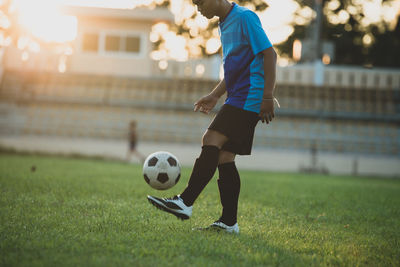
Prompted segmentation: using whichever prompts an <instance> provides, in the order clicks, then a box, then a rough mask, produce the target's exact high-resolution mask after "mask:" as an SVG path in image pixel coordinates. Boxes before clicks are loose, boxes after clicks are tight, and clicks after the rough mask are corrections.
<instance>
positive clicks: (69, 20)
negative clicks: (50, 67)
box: [0, 0, 400, 50]
mask: <svg viewBox="0 0 400 267" xmlns="http://www.w3.org/2000/svg"><path fill="white" fill-rule="evenodd" d="M0 1H1V0H0ZM157 1H161V2H162V0H136V1H135V0H35V1H32V0H14V5H13V7H12V8H13V9H15V10H16V11H17V12H18V14H19V23H20V24H21V25H22V26H23V27H24V28H26V29H27V30H28V31H30V32H31V33H32V34H33V35H34V36H36V37H39V38H41V39H42V40H44V41H47V42H68V41H72V40H74V39H75V38H76V34H77V19H76V18H75V17H73V16H66V15H63V14H62V13H61V7H62V6H63V5H79V6H93V7H107V8H134V7H135V6H137V5H150V4H152V3H153V4H154V3H157ZM355 1H361V2H362V3H363V5H364V13H365V15H366V16H365V20H366V21H365V23H374V22H376V21H379V20H382V19H383V20H386V21H387V22H390V21H392V20H394V19H395V18H396V16H397V14H398V12H399V10H400V0H396V1H395V2H394V4H393V5H391V6H387V5H386V6H384V5H382V0H355ZM266 2H267V3H268V5H269V8H268V9H266V10H265V11H264V12H262V13H259V16H260V19H261V22H262V24H263V27H264V29H265V30H266V32H267V34H268V36H269V38H270V40H271V41H272V42H273V43H274V44H279V43H281V42H284V41H285V40H286V39H287V38H288V36H290V34H291V33H292V32H293V27H291V26H290V24H291V23H292V22H293V20H295V22H296V23H298V24H305V23H307V22H308V21H309V20H311V19H312V18H313V16H314V12H313V10H312V9H310V8H308V7H301V6H300V5H299V4H298V3H297V2H295V1H294V0H266ZM171 3H172V4H171V8H170V10H171V12H172V13H174V15H175V21H176V22H177V23H179V22H180V21H182V20H183V19H184V18H185V17H186V18H187V17H190V16H191V15H192V14H193V12H196V10H195V7H194V6H193V5H191V4H188V2H187V1H186V2H185V0H171ZM189 3H190V2H189ZM337 4H338V1H337V0H333V1H331V3H330V5H332V7H334V6H335V5H337ZM295 12H298V13H300V14H302V16H301V17H296V16H295V15H294V14H295ZM348 16H349V14H348V13H347V12H343V13H340V14H339V15H338V16H333V15H332V16H330V17H329V19H331V20H332V21H337V22H340V21H343V20H345V19H346V18H348ZM191 23H194V24H196V25H199V27H200V28H205V27H206V26H207V23H208V22H207V19H205V18H204V17H202V16H201V15H198V16H197V17H196V20H195V21H192V22H191ZM54 25H58V27H54ZM165 34H168V35H169V37H170V38H169V39H170V42H175V44H176V42H185V40H183V39H182V38H178V37H174V36H172V35H173V34H172V32H171V31H168V30H166V32H165ZM213 35H215V36H214V37H215V38H212V39H211V40H210V41H209V44H210V49H211V50H215V49H217V48H218V46H219V45H220V43H219V41H218V33H217V32H215V33H214V34H213ZM175 44H174V45H173V46H176V45H175ZM186 46H188V45H187V44H186Z"/></svg>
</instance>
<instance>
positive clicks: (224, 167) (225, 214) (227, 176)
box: [218, 162, 240, 226]
mask: <svg viewBox="0 0 400 267" xmlns="http://www.w3.org/2000/svg"><path fill="white" fill-rule="evenodd" d="M218 171H219V179H218V189H219V195H220V198H221V204H222V216H221V218H220V221H222V222H223V223H225V224H226V225H228V226H232V225H234V224H235V223H236V222H237V209H238V201H239V193H240V176H239V172H238V170H237V168H236V165H235V162H228V163H224V164H221V165H219V166H218Z"/></svg>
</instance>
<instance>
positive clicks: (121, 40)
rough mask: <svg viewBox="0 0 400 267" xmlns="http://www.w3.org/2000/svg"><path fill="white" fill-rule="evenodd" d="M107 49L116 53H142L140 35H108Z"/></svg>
mask: <svg viewBox="0 0 400 267" xmlns="http://www.w3.org/2000/svg"><path fill="white" fill-rule="evenodd" d="M105 51H106V52H116V53H134V54H138V53H140V37H139V36H123V35H115V34H114V35H111V34H110V35H106V36H105Z"/></svg>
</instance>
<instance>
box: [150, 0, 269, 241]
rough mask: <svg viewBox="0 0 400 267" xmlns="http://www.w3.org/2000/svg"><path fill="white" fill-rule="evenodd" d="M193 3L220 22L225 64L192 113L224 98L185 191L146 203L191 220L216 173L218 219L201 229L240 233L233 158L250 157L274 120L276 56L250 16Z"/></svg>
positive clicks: (213, 2) (214, 3)
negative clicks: (257, 136)
mask: <svg viewBox="0 0 400 267" xmlns="http://www.w3.org/2000/svg"><path fill="white" fill-rule="evenodd" d="M193 3H194V4H195V5H197V8H198V10H199V12H200V13H201V14H202V15H203V16H205V17H207V18H208V19H211V18H213V17H214V16H218V17H219V30H220V36H221V42H222V50H223V64H224V79H223V80H222V81H221V82H220V83H219V84H218V85H217V86H216V87H215V89H214V90H213V91H212V92H211V93H210V94H208V95H206V96H204V97H202V98H201V99H199V100H198V101H197V102H196V103H195V104H194V110H195V111H200V112H203V113H205V114H208V113H209V112H210V110H212V109H213V108H214V106H215V105H216V103H217V101H218V99H219V98H220V97H221V96H222V95H223V94H225V92H227V98H226V101H225V104H224V105H223V106H222V107H221V109H220V110H219V112H218V113H217V115H216V116H215V118H214V120H213V121H212V122H211V124H210V126H209V128H208V129H207V130H206V132H205V133H204V135H203V138H202V150H201V153H200V156H199V157H198V158H197V159H196V162H195V164H194V166H193V170H192V174H191V176H190V179H189V182H188V185H187V187H186V189H185V190H184V191H183V192H182V194H180V195H177V196H175V197H173V198H158V197H154V196H147V198H148V200H149V201H150V203H152V204H153V205H154V206H156V207H157V208H159V209H161V210H163V211H166V212H169V213H171V214H174V215H175V216H177V217H178V218H180V219H183V220H185V219H189V218H190V216H191V214H192V206H193V203H194V202H195V200H196V199H197V197H198V196H199V194H200V193H201V191H202V190H203V189H204V187H205V186H206V185H207V184H208V182H209V181H210V180H211V178H212V177H213V176H214V173H215V171H216V169H217V168H218V171H219V179H218V188H219V192H220V199H221V204H222V208H223V209H222V215H221V217H220V218H219V219H218V220H217V221H215V222H214V223H213V224H211V225H210V226H209V227H207V228H205V229H220V230H224V231H227V232H234V233H239V227H238V223H237V208H238V199H239V192H240V177H239V173H238V170H237V169H236V166H235V156H236V155H250V154H251V148H252V144H253V137H254V129H255V126H256V125H257V123H258V121H259V120H261V121H262V122H263V123H264V122H265V123H269V122H270V121H271V120H272V119H273V118H274V99H275V98H274V96H273V92H274V87H275V73H276V53H275V51H274V49H273V47H272V44H271V42H270V41H269V40H268V37H267V35H266V34H265V32H264V30H263V28H262V26H261V22H260V20H259V18H258V16H257V15H256V14H255V13H254V12H252V11H251V10H249V9H247V8H244V7H241V6H239V5H237V4H235V3H230V2H228V1H227V0H193Z"/></svg>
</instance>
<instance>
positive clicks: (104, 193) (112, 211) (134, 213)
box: [0, 154, 400, 266]
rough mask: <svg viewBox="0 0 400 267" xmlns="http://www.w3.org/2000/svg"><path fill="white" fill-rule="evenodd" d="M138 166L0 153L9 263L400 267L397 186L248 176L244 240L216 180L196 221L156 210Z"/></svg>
mask: <svg viewBox="0 0 400 267" xmlns="http://www.w3.org/2000/svg"><path fill="white" fill-rule="evenodd" d="M189 172H190V170H189V169H184V170H183V178H182V179H181V181H180V182H179V184H178V185H176V186H175V187H174V188H172V189H170V190H169V191H155V190H153V189H151V188H150V187H149V186H148V185H147V184H146V183H145V182H144V180H143V178H142V175H141V167H140V166H138V165H131V164H124V163H119V162H110V161H102V160H89V159H72V158H62V157H46V156H34V155H18V154H0V265H1V266H277V265H280V266H332V265H333V266H400V180H395V179H382V178H365V177H363V178H362V177H344V176H323V175H306V174H288V173H268V172H250V171H241V176H242V189H241V195H240V204H239V225H240V231H241V233H240V234H239V235H234V234H226V233H216V232H207V233H204V232H198V231H193V230H192V228H194V227H200V226H205V225H208V224H209V223H211V222H212V221H213V220H215V219H217V218H218V217H219V214H220V208H221V207H220V204H219V196H218V189H217V185H216V180H215V179H213V180H212V182H211V183H210V184H209V186H208V187H207V188H206V190H205V191H204V192H203V194H202V195H201V196H200V198H199V199H198V201H197V202H196V204H195V206H194V211H193V216H192V218H191V219H190V220H188V221H184V222H182V221H180V220H177V219H176V218H175V217H174V216H171V215H169V214H164V213H163V212H161V211H159V210H157V209H155V208H154V207H152V206H151V205H150V204H149V203H148V202H147V200H146V195H147V194H155V195H157V196H172V195H174V194H177V193H179V192H180V191H181V190H182V189H183V188H184V186H185V184H186V182H187V177H188V175H189Z"/></svg>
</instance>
